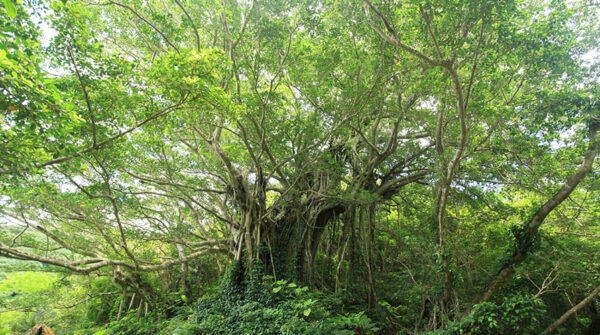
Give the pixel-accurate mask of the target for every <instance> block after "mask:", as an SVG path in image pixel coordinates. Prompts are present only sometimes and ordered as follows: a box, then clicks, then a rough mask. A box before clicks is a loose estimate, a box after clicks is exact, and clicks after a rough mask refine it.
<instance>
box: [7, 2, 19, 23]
mask: <svg viewBox="0 0 600 335" xmlns="http://www.w3.org/2000/svg"><path fill="white" fill-rule="evenodd" d="M4 7H6V14H8V16H9V17H10V18H11V19H14V18H15V16H17V8H16V7H15V4H14V3H12V0H4Z"/></svg>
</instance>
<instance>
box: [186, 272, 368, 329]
mask: <svg viewBox="0 0 600 335" xmlns="http://www.w3.org/2000/svg"><path fill="white" fill-rule="evenodd" d="M258 267H259V266H258ZM236 271H240V269H239V268H238V267H235V266H234V267H233V268H232V270H231V272H230V274H229V276H228V280H226V281H225V282H224V284H223V285H222V287H221V290H220V292H218V293H217V294H212V295H208V296H205V297H204V298H202V299H201V300H200V301H199V303H198V306H197V309H196V313H195V318H196V322H197V323H198V326H199V329H200V333H201V334H228V335H229V334H231V335H236V334H239V335H245V334H263V335H279V334H282V335H284V334H290V335H292V334H293V335H299V334H332V335H338V334H339V335H344V334H348V335H354V334H372V333H373V332H374V331H376V330H377V328H375V324H374V323H373V322H372V321H371V319H369V318H368V317H367V316H366V315H364V314H363V313H362V312H360V313H351V314H344V313H341V312H338V311H334V310H332V307H335V306H334V305H335V304H336V303H335V299H332V298H330V297H329V296H326V295H324V294H322V293H319V292H310V291H309V290H308V288H307V287H298V286H297V285H296V284H295V283H293V282H288V281H287V280H279V281H276V282H273V281H272V277H270V276H262V277H255V278H257V279H253V280H248V281H246V282H239V281H236V280H235V279H238V278H239V276H238V275H239V274H238V273H237V272H236ZM256 272H260V271H256ZM258 278H260V279H258Z"/></svg>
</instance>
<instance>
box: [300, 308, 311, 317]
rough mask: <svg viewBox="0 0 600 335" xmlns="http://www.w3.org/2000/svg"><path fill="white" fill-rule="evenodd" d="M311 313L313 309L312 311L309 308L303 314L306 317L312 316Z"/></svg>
mask: <svg viewBox="0 0 600 335" xmlns="http://www.w3.org/2000/svg"><path fill="white" fill-rule="evenodd" d="M310 312H311V309H310V308H307V309H305V310H304V312H302V314H303V315H304V316H309V315H310Z"/></svg>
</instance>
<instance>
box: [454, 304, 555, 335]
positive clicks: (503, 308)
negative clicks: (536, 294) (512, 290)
mask: <svg viewBox="0 0 600 335" xmlns="http://www.w3.org/2000/svg"><path fill="white" fill-rule="evenodd" d="M545 312H546V308H545V305H544V303H543V302H542V300H540V299H536V300H531V299H530V298H528V297H524V296H520V295H515V296H512V297H508V298H504V301H503V302H502V304H501V305H497V304H495V303H492V302H484V303H481V304H478V305H475V307H474V308H473V311H472V312H471V313H470V314H469V316H468V317H466V318H465V319H464V320H462V321H460V322H456V323H450V324H449V327H448V330H447V331H445V332H444V334H466V333H470V334H479V335H487V334H490V335H504V334H506V335H513V334H538V333H539V332H540V328H541V326H542V324H541V322H540V321H541V320H542V318H543V315H544V313H545Z"/></svg>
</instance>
